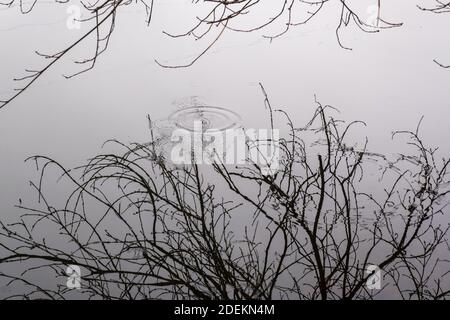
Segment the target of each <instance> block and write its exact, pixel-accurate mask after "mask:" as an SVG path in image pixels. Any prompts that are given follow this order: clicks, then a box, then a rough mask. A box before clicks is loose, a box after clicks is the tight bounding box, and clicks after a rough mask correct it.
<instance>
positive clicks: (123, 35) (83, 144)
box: [0, 0, 450, 218]
mask: <svg viewBox="0 0 450 320" xmlns="http://www.w3.org/2000/svg"><path fill="white" fill-rule="evenodd" d="M354 2H355V1H354ZM356 2H359V1H356ZM270 3H272V4H270ZM361 3H364V5H362V4H361ZM375 3H376V1H375V0H373V1H369V0H367V1H361V2H360V5H359V8H361V16H362V17H365V16H367V17H368V16H369V13H367V12H366V8H367V7H368V6H369V5H373V4H375ZM432 3H433V1H421V0H397V1H383V8H382V17H383V18H384V19H386V20H388V21H392V22H403V23H404V25H403V27H401V28H397V29H390V30H384V31H382V32H380V33H378V34H365V33H362V32H360V31H359V30H357V28H355V27H354V26H353V27H350V28H348V29H346V30H343V32H342V40H343V42H344V44H345V45H347V46H350V47H352V48H353V51H347V50H343V49H342V48H340V47H339V45H338V43H337V41H336V38H335V33H334V31H335V27H336V24H337V23H338V15H339V8H338V7H334V6H333V5H330V6H328V7H326V8H325V9H324V10H323V12H321V13H319V14H318V16H317V17H316V18H315V19H313V20H312V21H311V22H310V23H309V24H308V25H305V26H301V27H298V28H295V29H292V30H291V31H290V32H289V33H288V34H286V35H284V36H283V37H282V38H279V39H277V40H275V41H273V42H272V43H269V41H268V40H266V39H263V38H262V37H261V36H262V34H272V33H273V32H276V30H281V28H282V25H278V27H279V28H277V26H273V27H271V28H269V29H268V30H267V32H256V33H250V34H246V33H244V34H238V33H233V32H227V33H225V34H224V36H223V38H222V39H221V40H220V41H219V42H218V43H217V44H216V46H214V47H213V48H212V49H211V51H210V52H209V53H207V54H206V55H205V56H204V57H203V58H202V59H200V60H199V61H198V62H197V63H196V64H195V65H194V66H192V67H190V68H187V69H175V70H173V69H171V70H168V69H163V68H161V67H159V66H158V65H157V64H156V63H155V62H154V59H158V60H160V61H162V62H165V63H169V64H176V63H180V64H183V63H186V62H189V61H190V59H192V58H194V57H195V55H196V54H198V53H199V52H201V51H202V50H203V49H204V48H205V46H206V45H207V44H208V43H207V42H195V41H193V40H192V39H170V38H168V37H167V36H165V35H163V34H162V30H166V31H170V32H175V33H176V32H183V31H186V30H187V29H188V28H189V27H190V26H191V25H192V23H193V21H194V20H193V18H194V17H195V14H196V13H199V11H197V9H196V8H199V7H198V6H197V7H196V6H193V5H192V3H191V1H188V0H184V1H183V0H178V1H177V0H170V1H161V2H159V1H156V3H155V12H154V19H153V22H152V25H151V26H150V27H149V28H147V27H146V26H145V21H144V19H145V14H144V12H143V7H142V6H140V5H134V4H133V5H130V6H129V7H126V8H121V9H122V10H119V15H118V19H117V24H116V30H115V33H114V34H113V36H112V39H111V43H110V47H109V49H108V51H107V52H106V53H105V54H104V55H102V56H101V58H100V59H99V61H98V64H97V66H96V68H95V69H94V70H92V71H90V72H89V73H86V74H83V75H81V76H79V77H77V78H74V79H71V80H65V79H64V78H63V77H62V76H61V74H62V73H69V72H70V71H73V70H76V69H74V66H73V65H72V64H71V61H73V60H74V59H76V58H83V57H86V56H87V55H89V54H90V53H92V52H93V49H94V47H93V43H92V42H87V43H85V44H84V45H82V46H80V47H79V49H78V50H76V51H74V52H73V54H71V55H69V56H67V57H66V58H65V59H63V61H61V62H60V63H58V64H57V65H56V66H55V68H53V69H52V70H51V71H50V72H48V73H47V74H46V75H45V76H44V77H43V78H41V79H40V80H39V81H38V82H37V83H36V84H35V85H34V86H33V87H32V88H31V89H30V90H29V91H27V92H26V93H24V94H23V95H22V96H21V97H20V98H18V99H17V100H16V101H15V102H14V103H12V104H11V105H9V106H7V107H6V108H4V109H1V110H0V155H1V156H0V214H1V215H3V217H9V218H10V217H13V216H15V215H17V214H18V213H20V210H17V209H15V208H14V205H16V204H17V203H18V199H19V198H22V199H23V201H24V202H25V203H27V204H33V202H34V201H35V200H36V197H35V194H34V193H31V192H30V191H31V189H30V188H29V185H28V180H29V179H35V178H36V170H35V168H34V166H33V165H31V164H24V162H23V160H24V159H25V158H26V157H28V156H32V155H35V154H41V155H49V156H51V157H53V158H55V159H57V160H59V161H61V162H62V163H63V164H64V165H66V166H67V167H72V166H75V165H78V164H81V163H83V161H84V160H85V159H87V158H88V157H89V156H92V155H94V154H96V153H98V152H99V149H100V147H101V144H102V143H103V142H104V141H105V140H107V139H109V138H117V139H119V140H122V141H124V142H131V141H139V142H144V141H148V140H149V132H148V127H147V121H146V115H147V114H150V115H152V116H153V117H156V118H158V117H165V116H167V115H168V114H169V113H170V112H172V111H174V110H176V109H177V108H178V107H179V106H180V105H181V104H183V103H189V102H190V101H191V100H192V99H196V100H197V101H203V102H205V103H207V104H210V105H218V106H223V107H227V108H229V109H231V110H234V111H236V112H238V113H239V114H240V115H241V116H242V117H243V120H244V125H246V126H250V127H261V126H265V125H266V124H267V114H266V113H265V112H264V106H263V96H262V94H261V92H260V90H259V87H258V85H257V84H258V82H260V81H261V82H262V83H263V84H264V86H265V87H266V90H267V91H268V93H269V95H270V98H271V100H272V103H273V104H274V106H276V107H277V108H279V107H283V108H284V109H285V110H286V111H287V112H289V114H290V115H291V117H292V118H293V119H294V120H295V121H296V122H297V123H298V124H299V125H300V124H304V122H305V121H306V120H307V119H309V117H310V116H311V112H312V111H313V110H314V108H315V104H314V94H317V97H318V99H319V100H320V101H321V102H322V103H324V104H331V105H333V106H335V107H337V108H339V109H340V111H341V118H344V119H347V120H352V119H360V120H364V121H366V123H367V125H368V126H367V128H366V129H365V130H364V131H361V132H362V133H364V134H365V135H367V136H368V137H369V142H370V148H371V149H372V150H373V151H377V152H397V151H399V150H398V145H396V144H395V143H392V142H391V140H390V134H391V132H392V131H393V130H397V129H413V128H415V126H416V124H417V123H418V121H419V119H420V117H421V115H424V116H425V118H424V121H423V123H422V129H421V132H422V134H423V136H424V137H425V141H426V142H427V143H429V144H432V145H436V146H439V147H440V148H441V150H442V152H443V154H446V155H448V150H450V148H449V147H450V140H449V139H448V137H449V136H450V126H449V124H448V120H449V118H450V90H449V84H450V70H445V69H442V68H439V67H438V66H437V65H436V64H434V63H433V61H432V60H433V59H435V58H436V59H439V60H440V61H441V62H442V63H449V64H450V41H449V39H448V30H450V15H434V14H431V13H426V12H421V11H420V10H418V9H417V7H416V5H417V4H424V5H425V4H432ZM268 5H269V6H268V7H267V8H266V9H265V10H267V13H268V16H271V15H273V14H270V12H276V10H277V9H275V8H278V7H279V1H272V2H270V1H269V2H268ZM271 6H272V7H271ZM67 7H68V4H62V5H61V4H59V5H57V4H54V3H53V2H51V1H42V2H41V3H40V4H39V3H38V5H37V6H36V8H35V10H34V11H33V12H32V13H30V14H28V15H21V14H20V13H19V10H18V8H17V7H13V8H6V7H1V6H0V94H1V97H2V98H3V97H8V96H9V94H10V93H12V91H11V90H12V89H13V88H14V86H15V85H16V84H14V83H13V81H12V78H13V77H15V76H20V75H23V70H24V69H25V68H33V67H37V66H39V65H41V64H42V63H43V61H42V59H40V58H38V57H36V56H35V55H34V50H40V51H43V52H47V53H51V52H53V51H57V50H58V49H62V48H64V46H66V45H67V44H69V43H71V42H72V41H73V40H74V39H76V38H77V37H78V36H80V35H81V34H82V33H83V32H85V31H86V30H87V28H88V26H87V25H82V27H81V29H80V30H69V29H67V27H66V20H67V17H68V14H67V13H66V9H67ZM192 8H194V9H192ZM201 11H202V10H200V12H201ZM252 19H253V18H252V17H251V16H250V17H249V18H248V19H247V20H245V23H248V24H251V23H252ZM271 31H272V32H271ZM51 191H52V192H54V193H55V194H57V193H58V190H51Z"/></svg>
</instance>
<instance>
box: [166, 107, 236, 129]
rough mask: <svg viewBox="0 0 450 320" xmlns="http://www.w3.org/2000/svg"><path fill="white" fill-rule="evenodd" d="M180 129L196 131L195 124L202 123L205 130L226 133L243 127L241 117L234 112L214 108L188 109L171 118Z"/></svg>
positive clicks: (174, 114)
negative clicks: (225, 131)
mask: <svg viewBox="0 0 450 320" xmlns="http://www.w3.org/2000/svg"><path fill="white" fill-rule="evenodd" d="M169 120H170V121H173V123H174V124H175V126H176V127H177V128H179V129H184V130H188V131H194V130H195V127H194V126H195V122H198V121H200V122H201V123H202V129H203V130H215V131H224V130H229V129H236V128H240V127H241V117H240V116H239V115H238V114H237V113H236V112H234V111H231V110H228V109H225V108H221V107H213V106H195V107H187V108H183V109H181V110H178V111H175V112H174V113H172V114H171V115H170V116H169Z"/></svg>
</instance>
